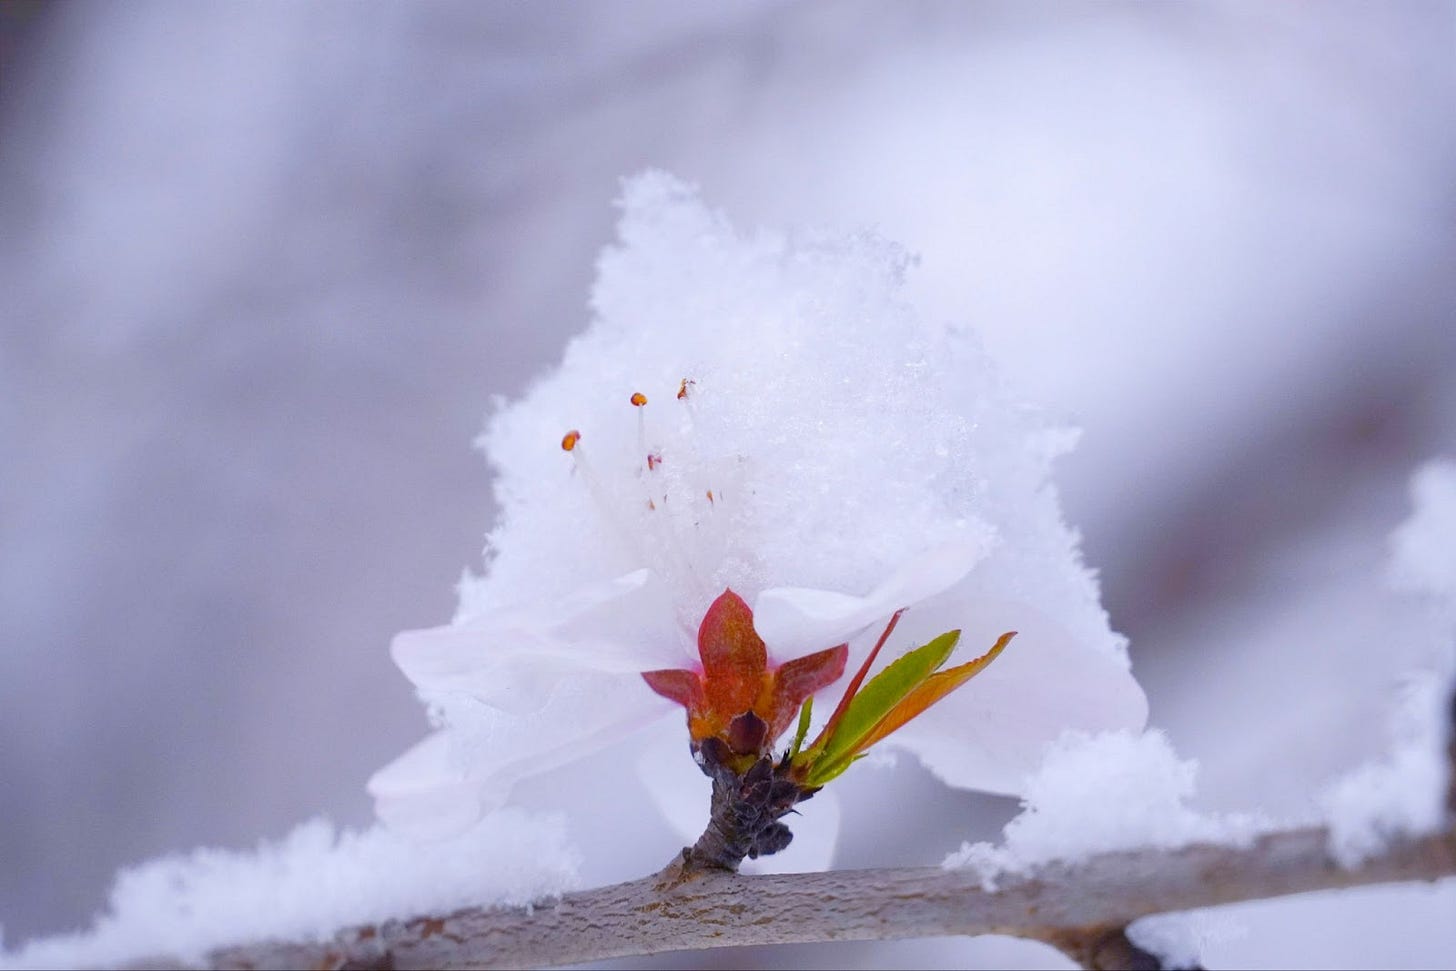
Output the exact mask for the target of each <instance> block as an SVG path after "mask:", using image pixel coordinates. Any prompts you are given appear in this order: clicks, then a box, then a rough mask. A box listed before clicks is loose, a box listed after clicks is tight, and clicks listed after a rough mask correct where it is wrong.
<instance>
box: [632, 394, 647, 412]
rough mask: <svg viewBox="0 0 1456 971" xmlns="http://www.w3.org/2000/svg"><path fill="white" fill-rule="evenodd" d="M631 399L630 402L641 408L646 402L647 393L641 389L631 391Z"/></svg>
mask: <svg viewBox="0 0 1456 971" xmlns="http://www.w3.org/2000/svg"><path fill="white" fill-rule="evenodd" d="M631 400H632V404H634V405H636V406H637V407H638V408H641V407H642V406H643V405H645V404H647V395H645V394H643V393H642V392H641V391H633V392H632V399H631Z"/></svg>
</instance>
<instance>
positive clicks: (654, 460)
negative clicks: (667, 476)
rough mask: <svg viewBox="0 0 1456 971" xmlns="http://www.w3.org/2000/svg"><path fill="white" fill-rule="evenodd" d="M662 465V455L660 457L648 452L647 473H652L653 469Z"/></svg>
mask: <svg viewBox="0 0 1456 971" xmlns="http://www.w3.org/2000/svg"><path fill="white" fill-rule="evenodd" d="M661 464H662V456H661V455H658V454H656V453H654V452H648V453H647V471H648V472H651V471H652V470H653V469H655V468H657V467H658V466H659V465H661Z"/></svg>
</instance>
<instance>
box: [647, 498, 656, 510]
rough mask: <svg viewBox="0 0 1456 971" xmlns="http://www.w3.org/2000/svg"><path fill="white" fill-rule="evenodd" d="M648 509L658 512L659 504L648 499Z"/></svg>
mask: <svg viewBox="0 0 1456 971" xmlns="http://www.w3.org/2000/svg"><path fill="white" fill-rule="evenodd" d="M647 508H648V509H652V510H656V509H657V503H655V502H653V501H652V500H651V499H648V500H647Z"/></svg>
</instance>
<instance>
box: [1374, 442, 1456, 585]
mask: <svg viewBox="0 0 1456 971" xmlns="http://www.w3.org/2000/svg"><path fill="white" fill-rule="evenodd" d="M1411 499H1412V500H1413V503H1414V505H1415V511H1414V512H1413V513H1412V514H1411V517H1410V518H1409V519H1407V520H1406V521H1405V522H1404V523H1403V524H1401V526H1400V527H1399V528H1398V529H1396V530H1395V532H1394V534H1393V535H1392V536H1391V545H1392V546H1393V547H1394V552H1393V555H1392V557H1391V565H1390V572H1391V579H1392V581H1393V583H1394V584H1395V586H1396V587H1398V588H1400V589H1403V590H1410V591H1413V592H1416V593H1424V594H1431V595H1435V596H1437V597H1444V598H1447V599H1448V600H1451V601H1456V462H1453V461H1450V460H1446V461H1438V462H1431V463H1430V464H1428V465H1426V466H1425V467H1424V468H1422V469H1420V470H1419V471H1418V472H1416V474H1415V475H1414V476H1413V477H1412V479H1411Z"/></svg>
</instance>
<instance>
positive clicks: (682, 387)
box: [677, 378, 697, 401]
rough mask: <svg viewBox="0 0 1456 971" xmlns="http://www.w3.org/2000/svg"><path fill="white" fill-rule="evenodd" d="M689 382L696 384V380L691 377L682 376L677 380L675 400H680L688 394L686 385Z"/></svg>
mask: <svg viewBox="0 0 1456 971" xmlns="http://www.w3.org/2000/svg"><path fill="white" fill-rule="evenodd" d="M690 384H697V382H696V381H694V380H692V379H691V378H683V379H682V380H681V381H679V382H678V386H677V400H679V401H682V400H683V399H684V398H686V397H687V396H688V385H690Z"/></svg>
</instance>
